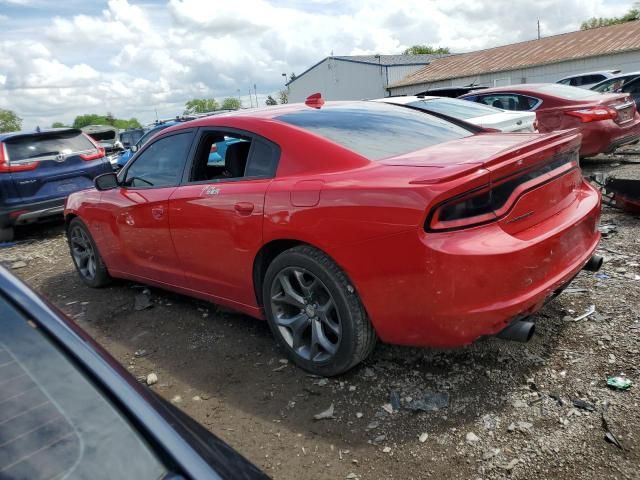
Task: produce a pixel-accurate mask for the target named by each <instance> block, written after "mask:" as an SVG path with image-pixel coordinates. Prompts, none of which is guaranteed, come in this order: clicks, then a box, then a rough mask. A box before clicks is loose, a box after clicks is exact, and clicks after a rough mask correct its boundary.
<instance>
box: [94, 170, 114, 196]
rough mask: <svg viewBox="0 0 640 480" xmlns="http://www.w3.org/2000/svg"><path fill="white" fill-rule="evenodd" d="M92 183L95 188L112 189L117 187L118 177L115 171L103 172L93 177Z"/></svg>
mask: <svg viewBox="0 0 640 480" xmlns="http://www.w3.org/2000/svg"><path fill="white" fill-rule="evenodd" d="M93 184H94V185H95V186H96V190H99V191H101V192H102V191H104V190H113V189H114V188H117V187H118V177H117V175H116V174H115V173H103V174H102V175H98V176H97V177H96V178H94V179H93Z"/></svg>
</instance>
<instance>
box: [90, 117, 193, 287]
mask: <svg viewBox="0 0 640 480" xmlns="http://www.w3.org/2000/svg"><path fill="white" fill-rule="evenodd" d="M194 135H195V129H190V130H186V131H185V130H181V131H178V132H174V133H171V134H168V135H164V136H162V137H161V138H159V139H157V140H155V141H153V142H151V143H150V144H148V145H147V146H145V148H144V149H143V150H142V151H141V152H140V153H139V154H138V155H137V156H136V157H135V158H134V159H133V161H132V162H131V163H130V164H129V166H127V168H126V169H125V170H123V171H122V172H121V173H120V175H119V180H120V184H121V186H119V187H118V188H115V189H113V190H107V191H104V192H102V195H101V198H100V208H101V210H102V215H101V217H102V218H103V219H104V220H103V221H102V222H101V223H102V225H101V227H102V228H100V229H99V230H100V231H99V232H98V236H99V238H100V239H101V240H102V242H101V243H102V244H103V245H104V247H103V248H101V250H102V251H104V252H105V260H106V262H107V264H108V265H109V268H110V269H113V270H116V271H117V272H119V273H121V274H124V275H128V276H134V277H138V278H140V279H146V280H151V281H154V282H158V283H163V284H169V285H178V286H181V285H182V284H183V283H184V275H183V272H182V268H181V266H180V262H179V261H178V257H177V255H176V251H175V248H174V246H173V242H172V240H171V233H170V231H169V197H170V196H171V194H172V193H173V192H174V191H175V190H176V187H177V186H178V185H179V183H180V181H181V178H182V173H183V170H184V167H185V165H186V163H187V158H188V155H189V152H190V149H191V144H192V141H193V138H194Z"/></svg>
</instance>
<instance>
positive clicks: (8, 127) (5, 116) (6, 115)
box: [0, 108, 22, 133]
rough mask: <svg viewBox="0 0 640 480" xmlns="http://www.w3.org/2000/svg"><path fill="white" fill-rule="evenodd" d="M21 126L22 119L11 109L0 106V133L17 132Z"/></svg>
mask: <svg viewBox="0 0 640 480" xmlns="http://www.w3.org/2000/svg"><path fill="white" fill-rule="evenodd" d="M21 128H22V119H21V118H20V117H19V116H18V115H16V114H15V113H14V112H12V111H11V110H3V109H1V108H0V133H2V132H17V131H18V130H20V129H21Z"/></svg>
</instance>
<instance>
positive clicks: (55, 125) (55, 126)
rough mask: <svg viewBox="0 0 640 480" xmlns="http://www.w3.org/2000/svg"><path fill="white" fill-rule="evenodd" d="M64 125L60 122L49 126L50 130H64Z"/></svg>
mask: <svg viewBox="0 0 640 480" xmlns="http://www.w3.org/2000/svg"><path fill="white" fill-rule="evenodd" d="M64 127H66V125H65V124H64V123H62V122H53V123H52V124H51V128H64Z"/></svg>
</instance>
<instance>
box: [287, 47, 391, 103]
mask: <svg viewBox="0 0 640 480" xmlns="http://www.w3.org/2000/svg"><path fill="white" fill-rule="evenodd" d="M386 85H387V83H386V71H385V68H384V67H381V66H378V65H369V64H365V63H355V62H345V61H341V60H336V59H335V58H329V59H325V60H324V61H323V62H321V63H320V64H319V65H317V66H316V67H315V68H313V69H311V70H309V71H308V72H307V73H305V74H304V75H301V76H300V77H298V78H296V80H295V81H294V82H293V83H292V84H290V85H289V102H291V103H294V102H304V100H305V98H307V97H308V96H309V95H311V94H312V93H316V92H320V93H321V94H322V97H323V98H324V99H325V100H359V99H362V98H380V97H384V96H385V94H386V88H385V86H386Z"/></svg>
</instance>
